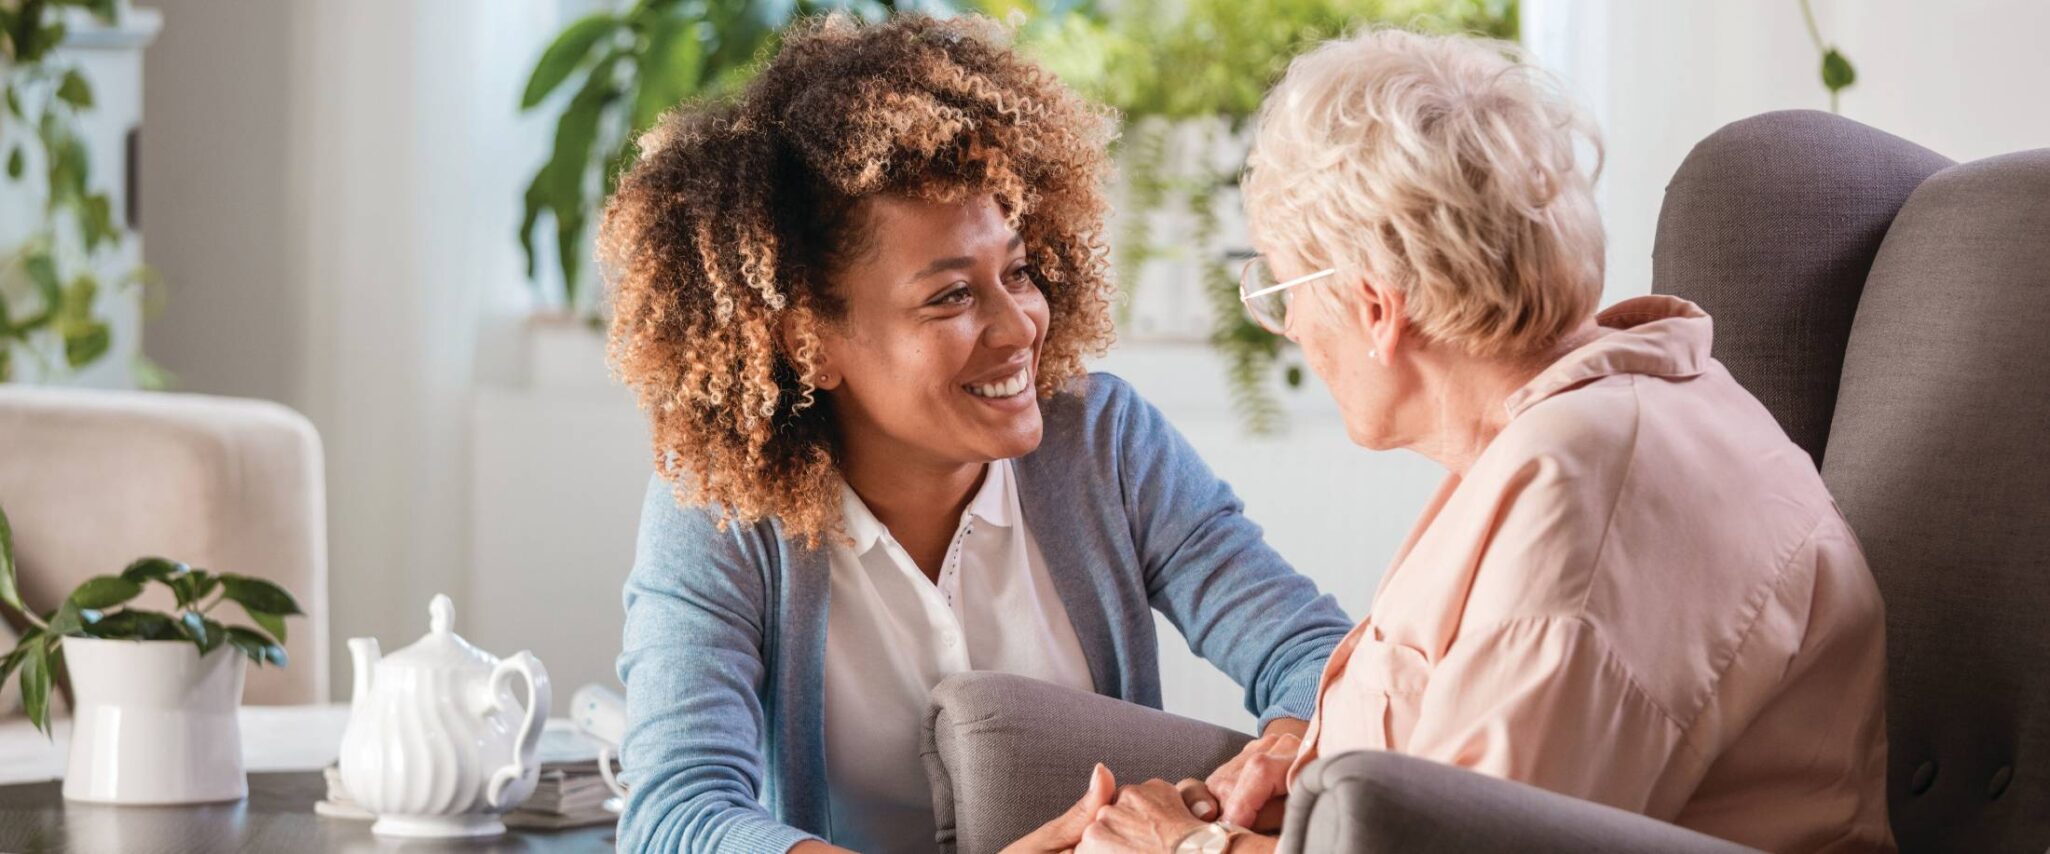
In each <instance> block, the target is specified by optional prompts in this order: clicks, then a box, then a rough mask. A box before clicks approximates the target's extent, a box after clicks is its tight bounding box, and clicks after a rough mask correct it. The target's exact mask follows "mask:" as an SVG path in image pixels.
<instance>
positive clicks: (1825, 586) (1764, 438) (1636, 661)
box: [1289, 297, 1893, 851]
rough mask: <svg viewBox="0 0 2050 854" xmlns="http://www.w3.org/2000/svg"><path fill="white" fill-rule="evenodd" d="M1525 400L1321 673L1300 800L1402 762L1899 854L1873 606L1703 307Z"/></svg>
mask: <svg viewBox="0 0 2050 854" xmlns="http://www.w3.org/2000/svg"><path fill="white" fill-rule="evenodd" d="M1600 322H1601V325H1602V326H1604V327H1607V329H1608V332H1607V334H1605V335H1603V336H1602V337H1601V338H1599V339H1598V340H1596V341H1595V342H1593V343H1590V344H1588V345H1586V346H1584V347H1581V348H1579V349H1577V350H1574V351H1573V352H1572V353H1569V354H1568V355H1566V356H1565V357H1564V358H1562V359H1560V360H1559V361H1558V362H1557V363H1555V364H1553V365H1552V366H1551V367H1549V368H1547V369H1546V370H1545V371H1544V372H1543V373H1541V374H1539V375H1538V376H1537V378H1535V379H1533V380H1531V382H1530V383H1529V384H1528V385H1526V386H1524V387H1523V388H1522V389H1521V390H1519V391H1517V392H1516V393H1515V394H1513V395H1511V396H1510V397H1509V399H1508V401H1507V403H1506V405H1507V407H1508V410H1509V416H1510V419H1511V420H1510V421H1509V424H1508V426H1507V427H1506V428H1504V429H1503V431H1502V432H1501V434H1500V435H1498V436H1497V437H1496V438H1495V440H1494V441H1493V442H1492V443H1490V444H1489V445H1488V447H1487V449H1486V450H1484V451H1483V452H1482V453H1481V455H1480V457H1479V458H1478V459H1477V460H1476V461H1475V463H1474V465H1473V466H1472V468H1471V470H1470V471H1468V472H1467V474H1466V476H1465V477H1464V478H1461V477H1458V476H1454V477H1451V478H1448V479H1447V480H1446V481H1445V483H1444V485H1443V486H1441V487H1440V488H1439V489H1438V493H1437V495H1436V497H1434V498H1433V499H1432V501H1431V504H1430V506H1429V508H1428V509H1426V510H1425V511H1424V514H1423V518H1421V519H1419V520H1418V521H1417V524H1416V527H1415V528H1414V529H1413V530H1412V531H1411V533H1410V535H1409V540H1408V542H1406V543H1404V544H1403V546H1402V548H1401V550H1400V551H1399V552H1398V553H1397V554H1396V557H1395V561H1394V563H1393V564H1392V565H1391V568H1390V569H1389V570H1388V573H1387V575H1385V576H1384V577H1383V578H1382V580H1381V586H1380V590H1379V591H1378V592H1377V593H1376V594H1375V596H1374V604H1373V608H1372V613H1371V614H1370V615H1369V616H1368V618H1367V619H1366V620H1365V621H1363V622H1361V623H1360V624H1359V625H1358V626H1356V627H1354V629H1353V630H1352V633H1351V634H1350V635H1348V636H1347V637H1346V639H1345V641H1344V642H1343V643H1342V644H1341V645H1340V646H1339V647H1338V650H1337V652H1336V653H1334V654H1333V655H1332V657H1331V661H1330V663H1329V664H1328V665H1326V667H1325V670H1324V677H1323V681H1322V684H1321V686H1320V688H1319V691H1318V701H1317V714H1316V716H1315V718H1314V719H1313V720H1312V721H1311V722H1310V729H1309V732H1308V734H1307V737H1306V738H1305V740H1304V744H1303V749H1302V753H1301V754H1300V755H1299V756H1298V757H1297V758H1296V762H1295V766H1294V768H1293V769H1292V770H1291V771H1290V775H1289V778H1290V782H1291V783H1293V782H1294V779H1295V776H1296V775H1297V774H1298V773H1300V772H1301V770H1302V767H1303V765H1304V764H1306V763H1307V762H1309V761H1310V760H1312V759H1314V758H1315V757H1317V756H1318V755H1320V754H1336V753H1341V752H1345V751H1351V750H1363V749H1364V750H1393V751H1399V752H1402V753H1407V754H1412V755H1416V756H1421V757H1424V758H1428V759H1434V760H1437V761H1440V762H1446V763H1450V764H1453V765H1459V766H1462V767H1466V768H1470V769H1473V770H1475V771H1479V772H1482V773H1485V774H1492V775H1495V776H1498V777H1504V778H1508V779H1512V780H1518V781H1522V782H1525V783H1529V784H1532V785H1535V786H1540V787H1543V788H1546V789H1550V790H1552V791H1556V792H1562V793H1565V794H1569V795H1573V796H1575V797H1579V798H1585V799H1587V800H1591V801H1597V802H1600V803H1604V804H1609V805H1611V806H1615V807H1620V808H1622V809H1626V810H1631V811H1633V812H1638V813H1643V814H1645V815H1648V816H1651V817H1653V818H1657V819H1661V820H1664V821H1668V822H1672V823H1675V824H1678V825H1681V826H1683V827H1688V828H1692V829H1695V830H1698V831H1701V832H1703V833H1708V834H1712V835H1715V836H1719V837H1722V838H1725V839H1729V840H1733V841H1736V842H1739V843H1743V844H1746V845H1751V846H1755V847H1758V848H1763V849H1767V850H1771V851H1870V850H1892V848H1893V834H1892V832H1891V830H1890V829H1889V828H1888V826H1887V821H1886V719H1885V700H1884V688H1885V664H1886V656H1885V645H1884V641H1883V637H1884V636H1883V626H1882V621H1881V607H1880V601H1879V592H1878V589H1877V588H1876V587H1875V586H1874V584H1873V581H1872V576H1871V573H1870V571H1869V570H1867V569H1866V566H1865V559H1864V556H1863V554H1862V553H1861V552H1860V551H1859V550H1858V544H1857V540H1856V538H1855V537H1853V536H1852V534H1851V531H1850V528H1849V527H1848V526H1847V525H1846V523H1845V522H1844V519H1843V516H1842V515H1841V514H1840V513H1839V512H1838V511H1837V508H1836V503H1835V502H1834V501H1833V500H1831V498H1830V496H1829V492H1828V490H1826V489H1825V488H1824V487H1823V484H1822V479H1821V478H1820V477H1818V476H1817V474H1816V472H1815V466H1814V464H1813V463H1812V462H1811V461H1810V460H1809V458H1808V456H1807V454H1805V453H1804V452H1803V451H1802V450H1801V449H1800V448H1799V447H1797V446H1795V445H1794V443H1793V442H1791V441H1789V440H1788V439H1787V437H1786V434H1785V433H1784V432H1782V431H1781V430H1780V428H1779V425H1778V424H1777V423H1776V422H1775V421H1774V420H1773V418H1772V415H1771V414H1770V413H1768V412H1766V410H1765V408H1764V407H1763V406H1762V405H1760V404H1759V403H1758V401H1757V400H1756V399H1755V398H1753V397H1752V396H1751V395H1750V394H1749V393H1747V392H1745V391H1744V389H1743V388H1742V387H1741V386H1739V385H1737V383H1736V382H1735V381H1734V380H1732V379H1731V378H1730V375H1729V373H1728V372H1727V371H1726V370H1724V369H1723V366H1722V365H1721V364H1720V363H1718V362H1716V361H1715V360H1713V359H1711V358H1710V357H1709V341H1710V338H1711V323H1710V320H1709V317H1708V315H1707V314H1705V313H1703V312H1702V311H1701V309H1700V308H1698V307H1696V306H1695V305H1694V304H1692V303H1689V302H1686V301H1685V300H1680V299H1674V298H1671V297H1642V298H1639V299H1633V300H1629V301H1627V302H1623V303H1620V304H1618V305H1616V306H1615V307H1613V308H1611V309H1609V310H1608V311H1606V312H1603V313H1602V315H1601V318H1600Z"/></svg>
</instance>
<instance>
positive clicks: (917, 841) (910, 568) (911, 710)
mask: <svg viewBox="0 0 2050 854" xmlns="http://www.w3.org/2000/svg"><path fill="white" fill-rule="evenodd" d="M840 500H841V511H842V513H844V514H845V517H844V518H845V519H846V525H847V534H848V536H849V537H850V538H852V539H853V541H854V542H853V544H852V545H849V544H847V543H844V542H843V543H835V544H834V545H833V546H832V553H831V556H830V560H829V563H830V564H831V572H832V593H831V597H832V598H831V599H829V600H828V604H827V609H826V611H827V616H826V661H825V690H826V698H825V699H826V707H825V717H826V773H827V778H828V779H829V780H830V786H831V812H832V832H833V842H834V844H836V845H840V846H844V847H848V848H853V849H855V850H858V851H863V852H894V851H919V852H927V851H932V850H933V849H934V847H935V845H934V842H933V831H934V828H933V814H932V789H931V786H930V785H929V784H928V783H927V781H926V776H925V765H924V763H923V760H921V759H920V758H919V749H920V744H919V739H920V735H919V728H920V727H921V726H922V724H923V722H924V720H925V710H926V695H927V693H928V692H930V691H931V690H932V688H933V686H934V685H937V684H939V681H940V680H941V679H942V678H945V677H946V676H949V675H952V674H955V673H962V672H966V671H969V670H990V671H999V672H1003V673H1016V674H1019V675H1023V676H1030V677H1032V678H1035V679H1041V680H1044V681H1047V682H1053V683H1055V684H1059V685H1066V686H1068V687H1071V688H1078V689H1081V690H1084V691H1089V690H1093V688H1094V684H1093V681H1092V680H1091V678H1090V676H1089V662H1088V660H1087V659H1086V658H1084V657H1083V654H1082V643H1081V641H1080V640H1078V639H1077V638H1076V636H1075V629H1074V626H1073V625H1072V624H1070V623H1069V622H1068V612H1067V609H1066V608H1065V607H1063V606H1062V604H1061V600H1060V597H1059V596H1058V595H1057V594H1056V593H1055V591H1054V587H1053V578H1052V577H1051V576H1050V575H1048V574H1047V571H1046V560H1045V558H1043V557H1042V556H1041V555H1040V552H1039V545H1038V543H1036V542H1034V541H1033V538H1032V533H1031V531H1030V529H1028V528H1027V527H1026V524H1025V517H1024V514H1023V513H1022V512H1021V511H1020V509H1019V505H1018V486H1017V482H1016V480H1015V477H1014V474H1013V472H1012V469H1011V462H1010V461H1009V460H998V461H996V462H993V463H990V464H989V468H988V470H987V472H986V473H985V474H984V476H983V479H982V487H981V489H979V490H977V491H976V493H975V497H974V498H973V499H971V500H970V501H969V502H968V508H967V509H966V510H965V511H964V512H962V514H961V522H960V525H959V526H958V527H957V528H956V529H955V531H954V539H953V543H952V545H950V546H949V547H948V549H947V553H946V557H945V558H944V560H943V562H942V565H941V569H940V575H939V578H938V580H937V582H935V581H932V580H928V579H927V578H926V576H925V573H924V572H923V571H921V570H920V569H919V568H918V564H917V563H916V562H915V561H913V560H912V559H911V556H910V554H909V553H907V552H905V551H904V547H903V546H901V545H899V544H898V543H897V540H896V538H895V537H892V536H890V532H889V530H888V529H887V528H885V527H883V525H882V523H881V522H879V521H877V520H876V518H875V515H874V514H872V513H870V512H869V510H868V506H867V505H866V504H863V503H862V501H861V498H860V496H857V495H855V493H854V490H853V489H851V488H849V487H847V486H845V485H844V484H843V485H842V486H841V499H840Z"/></svg>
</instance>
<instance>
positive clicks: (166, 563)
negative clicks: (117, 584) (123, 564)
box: [121, 557, 192, 584]
mask: <svg viewBox="0 0 2050 854" xmlns="http://www.w3.org/2000/svg"><path fill="white" fill-rule="evenodd" d="M191 569H192V568H191V567H189V566H186V565H185V564H182V563H179V562H177V561H175V560H170V559H168V558H161V557H145V558H137V559H136V560H135V562H134V563H131V564H129V565H128V568H127V569H124V570H121V577H122V578H126V579H128V580H129V581H134V582H137V583H141V582H145V581H161V582H164V583H166V584H168V583H170V580H171V579H172V578H174V577H176V576H179V575H183V574H185V573H186V572H189V571H191Z"/></svg>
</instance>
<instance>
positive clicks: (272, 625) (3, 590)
mask: <svg viewBox="0 0 2050 854" xmlns="http://www.w3.org/2000/svg"><path fill="white" fill-rule="evenodd" d="M148 584H161V585H163V586H165V587H167V588H169V589H170V591H171V595H172V598H173V601H174V602H175V607H174V608H173V609H172V610H173V613H169V614H166V613H163V612H161V611H150V610H144V609H142V608H137V607H133V606H131V605H129V602H131V601H132V600H134V599H135V598H136V597H138V596H140V595H142V592H143V589H144V586H145V585H148ZM224 602H233V603H235V604H237V605H239V606H241V608H242V610H243V612H244V613H245V614H247V616H248V617H249V620H250V622H252V623H254V624H255V626H254V627H249V626H230V625H224V624H222V623H221V622H220V621H219V620H217V619H215V617H214V614H213V611H214V609H215V608H217V607H219V606H220V605H221V604H222V603H224ZM0 603H5V604H6V606H7V607H8V608H11V609H13V610H14V611H15V612H16V613H18V614H20V615H21V616H22V618H23V619H25V620H26V621H27V623H28V630H27V631H26V632H24V633H23V634H22V636H21V639H20V640H19V641H17V642H16V644H15V647H14V649H13V650H11V651H9V652H8V653H7V654H6V656H5V657H4V658H0V682H4V681H6V679H7V677H8V676H10V675H12V674H13V673H14V672H15V671H16V670H19V671H20V672H21V696H22V705H23V706H24V708H25V710H26V711H27V712H28V716H29V721H30V722H31V723H33V724H34V725H35V727H36V729H38V730H40V731H42V732H43V733H44V734H46V735H47V734H49V732H50V705H49V704H50V689H51V686H52V684H53V683H55V682H57V681H58V680H59V679H60V678H62V676H63V675H64V670H65V664H64V642H65V640H66V639H67V638H94V639H101V640H130V641H175V642H179V643H189V644H191V645H192V646H193V647H195V648H196V649H197V651H198V653H199V655H200V656H201V657H202V658H204V657H206V656H207V655H208V654H209V653H212V652H214V651H215V650H217V649H220V648H222V647H223V646H226V647H231V648H233V650H234V651H235V652H236V653H239V654H241V655H243V656H245V657H247V658H248V659H249V660H250V661H253V662H256V664H257V665H259V666H261V665H265V664H275V665H278V666H280V667H283V666H284V665H285V646H284V643H285V618H286V617H289V616H295V615H298V614H299V613H300V611H299V604H298V602H296V601H294V600H293V598H292V595H291V594H290V593H287V592H285V590H284V588H281V587H279V586H278V585H276V584H273V583H271V582H269V581H265V580H263V579H261V578H251V577H248V576H244V575H236V574H233V573H226V572H223V573H212V572H208V571H207V570H204V569H197V568H194V567H189V566H186V565H185V564H182V563H178V562H176V561H171V560H166V559H164V558H160V557H146V558H142V559H140V560H137V561H135V562H134V563H131V564H129V565H128V567H127V568H126V569H124V570H122V571H121V573H120V574H119V575H101V576H95V577H93V578H91V579H88V580H87V581H86V582H85V583H83V584H80V585H79V586H78V588H77V589H76V590H73V591H71V594H70V595H69V596H66V597H65V598H64V602H63V604H61V605H59V606H58V607H56V608H54V609H51V610H48V611H44V612H43V613H40V614H38V613H36V611H35V610H34V609H31V608H30V607H29V606H28V605H27V604H26V603H25V602H23V601H22V596H21V587H20V585H19V583H18V581H17V579H16V577H15V564H14V531H13V528H12V527H10V525H9V524H8V521H7V512H6V510H5V509H4V508H0Z"/></svg>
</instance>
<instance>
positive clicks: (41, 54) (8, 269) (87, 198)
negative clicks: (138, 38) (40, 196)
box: [0, 0, 165, 387]
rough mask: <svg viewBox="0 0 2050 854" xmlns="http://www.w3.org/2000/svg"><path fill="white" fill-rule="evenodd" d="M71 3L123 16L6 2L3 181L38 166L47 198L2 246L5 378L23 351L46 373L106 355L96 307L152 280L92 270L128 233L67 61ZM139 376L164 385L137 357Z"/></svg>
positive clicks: (136, 272)
mask: <svg viewBox="0 0 2050 854" xmlns="http://www.w3.org/2000/svg"><path fill="white" fill-rule="evenodd" d="M67 9H83V10H86V11H87V12H89V13H90V14H91V16H92V18H93V19H95V20H96V21H98V22H99V23H102V24H113V23H116V21H117V16H118V15H119V13H120V4H119V3H118V2H117V0H0V94H4V102H5V106H4V109H0V132H5V134H4V137H0V138H4V139H6V140H7V144H6V151H5V152H4V154H0V156H4V158H5V160H6V171H7V184H8V185H12V186H20V185H22V184H23V183H24V182H25V181H26V180H27V179H28V178H29V175H30V171H31V170H32V169H34V170H38V172H39V177H41V178H42V179H43V183H44V187H45V189H46V195H45V198H44V203H43V210H42V212H41V218H40V220H39V222H38V223H37V227H36V228H35V229H34V231H33V232H32V233H31V234H29V235H28V237H27V238H26V239H25V240H24V241H22V243H20V244H19V245H17V246H12V247H0V382H5V381H7V380H9V379H12V378H14V377H15V375H16V373H17V367H18V366H17V365H15V364H14V360H15V357H16V356H17V355H18V354H26V355H28V356H29V357H30V358H33V359H37V360H39V361H40V362H41V363H42V366H43V368H44V371H43V374H44V375H45V376H49V375H52V374H54V373H56V371H55V370H53V369H54V368H56V367H57V366H58V365H60V364H61V365H62V367H63V368H66V369H69V370H78V369H80V368H84V367H86V366H88V365H91V364H92V363H94V362H96V361H98V360H99V359H101V358H102V357H104V356H105V355H106V354H107V352H108V350H109V349H110V347H111V345H112V340H111V337H112V330H111V327H110V325H109V324H108V322H107V319H106V318H105V317H104V316H103V315H102V314H101V312H100V310H99V308H98V306H97V305H96V303H97V301H98V299H99V296H100V292H101V289H102V288H103V287H106V286H113V287H122V288H126V287H140V286H144V285H147V284H149V283H150V282H151V280H152V273H151V272H150V271H149V269H148V268H147V267H141V266H138V267H136V268H134V269H133V270H130V271H128V272H126V273H123V274H122V275H121V276H119V277H118V279H117V280H116V281H113V282H103V281H101V278H100V276H99V274H97V273H95V272H94V268H95V263H94V262H95V261H96V260H97V259H99V258H101V257H103V256H104V255H105V254H106V253H109V252H111V251H113V250H115V249H118V248H119V247H120V246H121V244H122V242H123V240H124V232H123V230H122V229H121V227H120V226H119V225H117V224H116V222H115V219H114V210H113V203H112V202H111V200H110V199H109V197H108V195H107V194H106V193H105V192H100V191H96V190H94V189H93V187H92V175H91V169H90V164H91V158H90V157H89V152H88V151H87V148H86V141H85V137H84V135H83V134H82V133H81V132H80V130H79V116H80V115H82V114H84V113H86V112H89V111H91V110H92V109H93V88H92V83H91V81H90V80H88V79H87V78H86V76H85V74H84V73H83V72H82V71H81V70H80V69H79V67H78V66H77V65H76V64H75V63H72V62H68V61H66V60H64V59H63V58H62V56H61V55H60V54H59V53H58V52H57V48H58V47H59V46H61V45H62V44H63V43H64V39H65V36H66V31H67V25H66V21H65V19H66V15H65V12H66V10H67ZM135 374H136V378H137V382H138V384H140V385H143V386H145V387H151V386H158V385H162V384H163V382H164V380H165V377H164V375H163V373H162V372H161V371H160V370H159V369H157V368H156V367H155V366H154V365H152V364H150V363H148V362H147V361H143V360H140V359H138V361H137V364H136V365H135Z"/></svg>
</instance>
